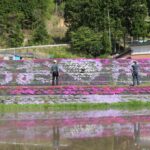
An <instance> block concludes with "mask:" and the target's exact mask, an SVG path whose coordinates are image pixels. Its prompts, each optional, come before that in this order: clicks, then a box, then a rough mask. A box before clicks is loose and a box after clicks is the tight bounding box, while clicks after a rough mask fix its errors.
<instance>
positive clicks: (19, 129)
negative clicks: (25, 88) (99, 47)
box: [0, 110, 150, 150]
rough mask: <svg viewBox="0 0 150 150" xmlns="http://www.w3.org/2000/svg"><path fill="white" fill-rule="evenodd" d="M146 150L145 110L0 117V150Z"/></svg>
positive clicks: (148, 119)
mask: <svg viewBox="0 0 150 150" xmlns="http://www.w3.org/2000/svg"><path fill="white" fill-rule="evenodd" d="M30 149H31V150H138V149H140V150H143V149H146V150H149V149H150V111H149V110H138V111H128V110H122V111H121V110H103V111H102V110H93V111H92V110H91V111H57V112H56V111H48V112H19V113H1V114H0V150H30Z"/></svg>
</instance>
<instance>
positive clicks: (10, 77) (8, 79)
mask: <svg viewBox="0 0 150 150" xmlns="http://www.w3.org/2000/svg"><path fill="white" fill-rule="evenodd" d="M3 75H4V79H2V80H0V85H5V84H8V83H10V82H11V81H12V80H13V75H12V73H8V72H4V73H3Z"/></svg>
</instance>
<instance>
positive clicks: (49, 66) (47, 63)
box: [43, 61, 52, 68]
mask: <svg viewBox="0 0 150 150" xmlns="http://www.w3.org/2000/svg"><path fill="white" fill-rule="evenodd" d="M43 65H45V66H47V67H48V68H51V66H52V63H50V62H48V61H46V62H44V63H43Z"/></svg>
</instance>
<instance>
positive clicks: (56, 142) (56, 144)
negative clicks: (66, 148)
mask: <svg viewBox="0 0 150 150" xmlns="http://www.w3.org/2000/svg"><path fill="white" fill-rule="evenodd" d="M59 138H60V135H59V127H58V126H56V127H55V126H54V127H53V148H54V150H59Z"/></svg>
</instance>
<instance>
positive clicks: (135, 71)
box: [131, 61, 140, 86]
mask: <svg viewBox="0 0 150 150" xmlns="http://www.w3.org/2000/svg"><path fill="white" fill-rule="evenodd" d="M131 67H132V68H131V71H132V79H133V86H134V85H135V84H136V83H137V85H139V84H140V82H139V65H138V64H137V62H136V61H134V62H133V65H132V66H131Z"/></svg>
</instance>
